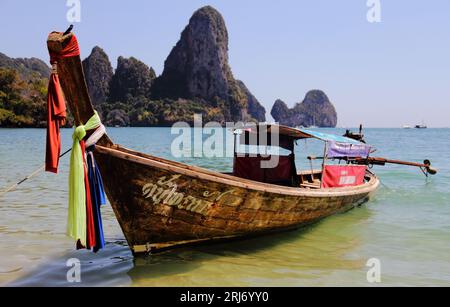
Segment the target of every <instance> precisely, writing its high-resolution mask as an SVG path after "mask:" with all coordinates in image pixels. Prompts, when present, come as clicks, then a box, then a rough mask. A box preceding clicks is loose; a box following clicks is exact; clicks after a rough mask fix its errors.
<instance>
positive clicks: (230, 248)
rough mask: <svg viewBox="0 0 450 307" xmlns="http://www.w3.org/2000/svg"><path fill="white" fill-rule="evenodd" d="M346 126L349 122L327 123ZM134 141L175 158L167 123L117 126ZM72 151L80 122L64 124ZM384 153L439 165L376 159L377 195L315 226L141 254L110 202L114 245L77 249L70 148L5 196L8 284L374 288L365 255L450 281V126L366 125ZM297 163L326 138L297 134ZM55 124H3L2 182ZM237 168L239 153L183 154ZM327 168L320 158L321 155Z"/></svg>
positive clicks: (400, 271) (399, 280) (35, 156)
mask: <svg viewBox="0 0 450 307" xmlns="http://www.w3.org/2000/svg"><path fill="white" fill-rule="evenodd" d="M320 131H325V132H332V133H339V134H342V133H343V130H342V129H320ZM108 133H109V135H110V137H111V138H112V139H113V140H114V141H115V142H116V143H119V144H122V145H124V146H126V147H129V148H132V149H135V150H138V151H142V152H147V153H150V154H153V155H157V156H162V157H166V158H169V159H173V157H172V156H171V154H170V145H171V142H172V140H173V138H174V137H175V136H172V135H171V134H170V129H168V128H109V129H108ZM62 134H63V142H62V143H63V146H62V147H63V150H65V149H66V148H69V147H70V142H71V130H70V129H63V131H62ZM366 139H367V141H368V142H369V143H371V144H373V145H374V146H375V147H377V148H378V151H377V153H376V154H375V155H376V156H386V157H389V158H392V159H403V160H410V161H417V162H420V161H422V160H423V159H425V158H428V159H430V160H431V161H432V163H433V165H434V166H435V167H436V168H438V169H439V173H438V175H436V176H435V177H432V178H429V179H426V178H425V177H424V176H423V175H422V174H421V173H420V170H419V169H416V168H410V167H402V166H396V165H393V166H389V167H375V171H376V173H377V174H378V175H379V177H380V179H381V181H382V183H383V184H382V186H380V188H379V189H378V191H377V192H376V194H375V196H374V197H373V199H372V200H371V201H370V202H368V203H367V204H365V205H364V206H362V207H361V208H357V209H355V210H352V211H350V212H347V213H345V214H339V215H336V216H333V217H330V218H327V219H325V220H323V221H322V222H320V223H318V224H316V225H313V226H310V227H308V228H305V229H302V230H298V231H294V232H289V233H282V234H276V235H271V236H267V237H261V238H257V239H251V240H245V241H239V242H234V243H227V244H219V245H212V246H203V247H194V248H184V249H180V250H175V251H171V252H168V253H165V254H161V255H155V256H150V257H147V258H137V259H134V258H133V257H132V255H131V253H130V251H129V249H128V247H127V245H126V241H125V240H124V237H123V234H122V233H121V230H120V227H119V225H118V223H117V221H116V219H115V217H114V214H113V212H112V210H111V208H110V207H109V205H106V206H104V207H103V208H102V212H103V219H104V230H105V236H106V239H107V247H106V248H105V249H104V250H102V251H100V252H99V253H98V254H93V253H91V252H87V251H76V250H75V245H74V242H73V241H72V240H71V239H70V238H68V237H66V236H65V227H66V218H67V184H68V183H67V176H68V161H69V155H67V156H66V157H64V158H62V160H61V167H60V173H59V174H58V175H53V174H49V173H41V174H39V175H38V176H37V177H35V178H33V179H32V180H29V181H27V182H25V183H23V184H22V185H21V186H20V187H19V188H18V189H17V190H16V191H13V192H10V193H7V194H6V195H4V196H0V285H40V286H77V285H78V286H79V285H81V286H87V285H112V286H341V285H349V286H372V285H373V284H370V283H368V282H367V279H366V273H367V271H368V269H369V268H368V267H367V266H366V263H367V261H368V260H369V259H371V258H378V259H379V260H380V263H381V283H380V285H385V286H391V285H400V286H418V285H437V286H450V165H449V162H448V161H449V158H450V129H424V130H415V129H409V130H406V129H405V130H403V129H367V130H366ZM298 145H299V146H298V147H297V156H298V157H297V164H298V167H299V168H303V169H308V168H309V165H308V164H307V163H306V161H305V156H306V155H308V154H316V155H321V148H320V147H319V144H314V142H308V143H307V144H305V143H304V142H303V141H300V142H299V143H298ZM44 147H45V130H42V129H0V189H3V187H5V186H8V185H10V184H13V183H15V182H17V181H18V180H20V179H21V178H23V177H24V176H25V175H27V174H29V173H31V172H32V171H33V170H34V169H36V168H38V167H39V166H40V165H41V164H42V161H43V159H44ZM177 160H179V161H182V162H185V163H189V164H196V165H199V166H203V167H207V168H211V169H215V170H218V171H230V170H231V159H229V158H220V159H205V158H191V159H177ZM317 166H318V165H317ZM70 258H78V259H80V261H81V283H76V284H74V283H68V282H67V278H66V274H67V271H68V269H69V267H67V266H66V262H67V260H68V259H70Z"/></svg>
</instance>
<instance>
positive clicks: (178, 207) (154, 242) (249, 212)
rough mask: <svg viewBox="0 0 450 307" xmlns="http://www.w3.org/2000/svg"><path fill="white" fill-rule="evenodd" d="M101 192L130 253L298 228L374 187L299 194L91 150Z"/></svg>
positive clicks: (122, 152)
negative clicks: (101, 188) (101, 184)
mask: <svg viewBox="0 0 450 307" xmlns="http://www.w3.org/2000/svg"><path fill="white" fill-rule="evenodd" d="M96 160H97V163H98V165H99V168H100V171H101V173H102V177H103V181H104V185H105V190H106V193H107V196H108V199H109V201H110V203H111V206H112V208H113V210H114V213H115V215H116V217H117V220H118V221H119V224H120V226H121V228H122V230H123V233H124V235H125V237H126V240H127V241H128V244H129V246H130V248H131V249H132V251H133V252H134V253H144V252H156V251H159V250H162V249H167V248H172V247H174V246H177V245H183V244H192V243H199V242H205V241H210V240H217V239H230V238H236V237H243V236H253V235H260V234H264V233H269V232H275V231H282V230H288V229H294V228H299V227H302V226H305V225H307V224H311V223H314V222H316V221H318V220H320V219H322V218H324V217H327V216H330V215H333V214H335V213H338V212H342V211H346V210H349V209H351V208H353V207H355V206H357V205H359V204H361V203H363V202H364V201H366V200H367V199H368V198H369V196H370V194H371V193H372V192H373V191H374V190H375V189H376V188H377V187H378V184H379V181H378V179H377V178H376V177H375V176H373V175H369V178H368V179H369V181H368V182H367V183H365V184H364V185H363V186H359V187H355V188H338V189H320V190H306V189H300V188H291V187H282V186H276V185H269V184H264V183H259V182H254V181H249V180H245V179H241V178H237V177H233V176H229V175H225V174H221V173H216V172H212V171H209V170H205V169H201V168H197V167H192V166H187V165H184V164H180V163H176V162H172V161H167V160H163V159H160V158H156V157H152V156H148V155H144V154H140V153H136V152H132V151H130V150H127V149H123V148H120V147H118V146H114V147H112V148H108V147H102V146H98V147H97V149H96Z"/></svg>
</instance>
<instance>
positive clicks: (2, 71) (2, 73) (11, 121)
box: [0, 68, 48, 127]
mask: <svg viewBox="0 0 450 307" xmlns="http://www.w3.org/2000/svg"><path fill="white" fill-rule="evenodd" d="M47 83H48V79H46V78H42V77H40V75H39V76H38V75H27V79H23V78H22V77H21V76H20V74H19V72H18V71H17V70H15V69H11V68H0V127H45V126H46V122H45V116H46V112H47V110H46V101H47V100H46V96H47Z"/></svg>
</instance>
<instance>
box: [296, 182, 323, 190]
mask: <svg viewBox="0 0 450 307" xmlns="http://www.w3.org/2000/svg"><path fill="white" fill-rule="evenodd" d="M300 187H302V188H307V189H320V182H318V183H317V182H314V183H311V182H305V183H301V184H300Z"/></svg>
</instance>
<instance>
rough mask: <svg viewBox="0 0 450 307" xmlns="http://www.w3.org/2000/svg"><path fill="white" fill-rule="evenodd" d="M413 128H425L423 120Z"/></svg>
mask: <svg viewBox="0 0 450 307" xmlns="http://www.w3.org/2000/svg"><path fill="white" fill-rule="evenodd" d="M414 128H416V129H427V128H428V127H427V125H425V123H424V122H422V123H421V124H417V125H416V126H415V127H414Z"/></svg>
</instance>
